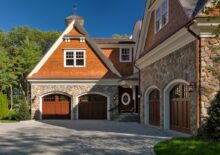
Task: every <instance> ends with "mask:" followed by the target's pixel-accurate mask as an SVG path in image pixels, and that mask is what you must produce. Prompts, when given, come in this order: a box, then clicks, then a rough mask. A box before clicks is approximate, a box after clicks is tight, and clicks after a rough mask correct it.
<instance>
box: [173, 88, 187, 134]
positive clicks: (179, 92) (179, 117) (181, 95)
mask: <svg viewBox="0 0 220 155" xmlns="http://www.w3.org/2000/svg"><path fill="white" fill-rule="evenodd" d="M170 127H171V129H173V130H177V131H181V132H187V133H190V93H189V92H188V91H187V85H184V84H178V85H176V86H175V87H174V88H173V89H172V90H171V92H170Z"/></svg>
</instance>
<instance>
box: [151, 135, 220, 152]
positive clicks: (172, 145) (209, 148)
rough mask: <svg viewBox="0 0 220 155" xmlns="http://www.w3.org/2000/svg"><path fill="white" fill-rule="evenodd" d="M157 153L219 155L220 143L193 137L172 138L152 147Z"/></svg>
mask: <svg viewBox="0 0 220 155" xmlns="http://www.w3.org/2000/svg"><path fill="white" fill-rule="evenodd" d="M154 150H155V153H156V154H157V155H219V154H220V143H218V142H211V141H202V140H198V139H193V138H174V139H171V140H167V141H163V142H160V143H159V144H157V145H156V146H155V147H154Z"/></svg>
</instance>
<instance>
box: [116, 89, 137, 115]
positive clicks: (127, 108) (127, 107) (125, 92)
mask: <svg viewBox="0 0 220 155" xmlns="http://www.w3.org/2000/svg"><path fill="white" fill-rule="evenodd" d="M132 91H133V90H132V89H131V88H122V87H121V86H120V87H119V112H120V113H123V112H125V113H127V112H134V100H133V98H132ZM126 96H127V97H126ZM123 97H124V99H125V101H129V103H126V102H123Z"/></svg>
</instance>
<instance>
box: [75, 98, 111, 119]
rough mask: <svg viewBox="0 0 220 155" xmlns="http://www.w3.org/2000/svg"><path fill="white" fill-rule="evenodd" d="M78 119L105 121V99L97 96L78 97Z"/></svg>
mask: <svg viewBox="0 0 220 155" xmlns="http://www.w3.org/2000/svg"><path fill="white" fill-rule="evenodd" d="M79 119H107V98H106V97H105V96H102V95H97V94H88V95H84V96H81V97H79Z"/></svg>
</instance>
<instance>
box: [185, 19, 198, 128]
mask: <svg viewBox="0 0 220 155" xmlns="http://www.w3.org/2000/svg"><path fill="white" fill-rule="evenodd" d="M192 24H195V20H192V21H191V22H190V23H188V24H187V25H186V28H187V30H188V32H189V33H191V34H192V35H193V36H194V37H195V38H197V43H196V45H197V46H196V71H197V72H196V85H195V87H196V88H195V89H196V92H197V93H196V101H197V104H196V110H197V114H196V127H197V129H198V128H199V127H200V116H201V105H200V104H201V92H200V88H201V80H200V79H201V37H200V36H199V35H197V34H196V33H195V32H194V31H193V30H192V29H191V28H190V26H191V25H192Z"/></svg>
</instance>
